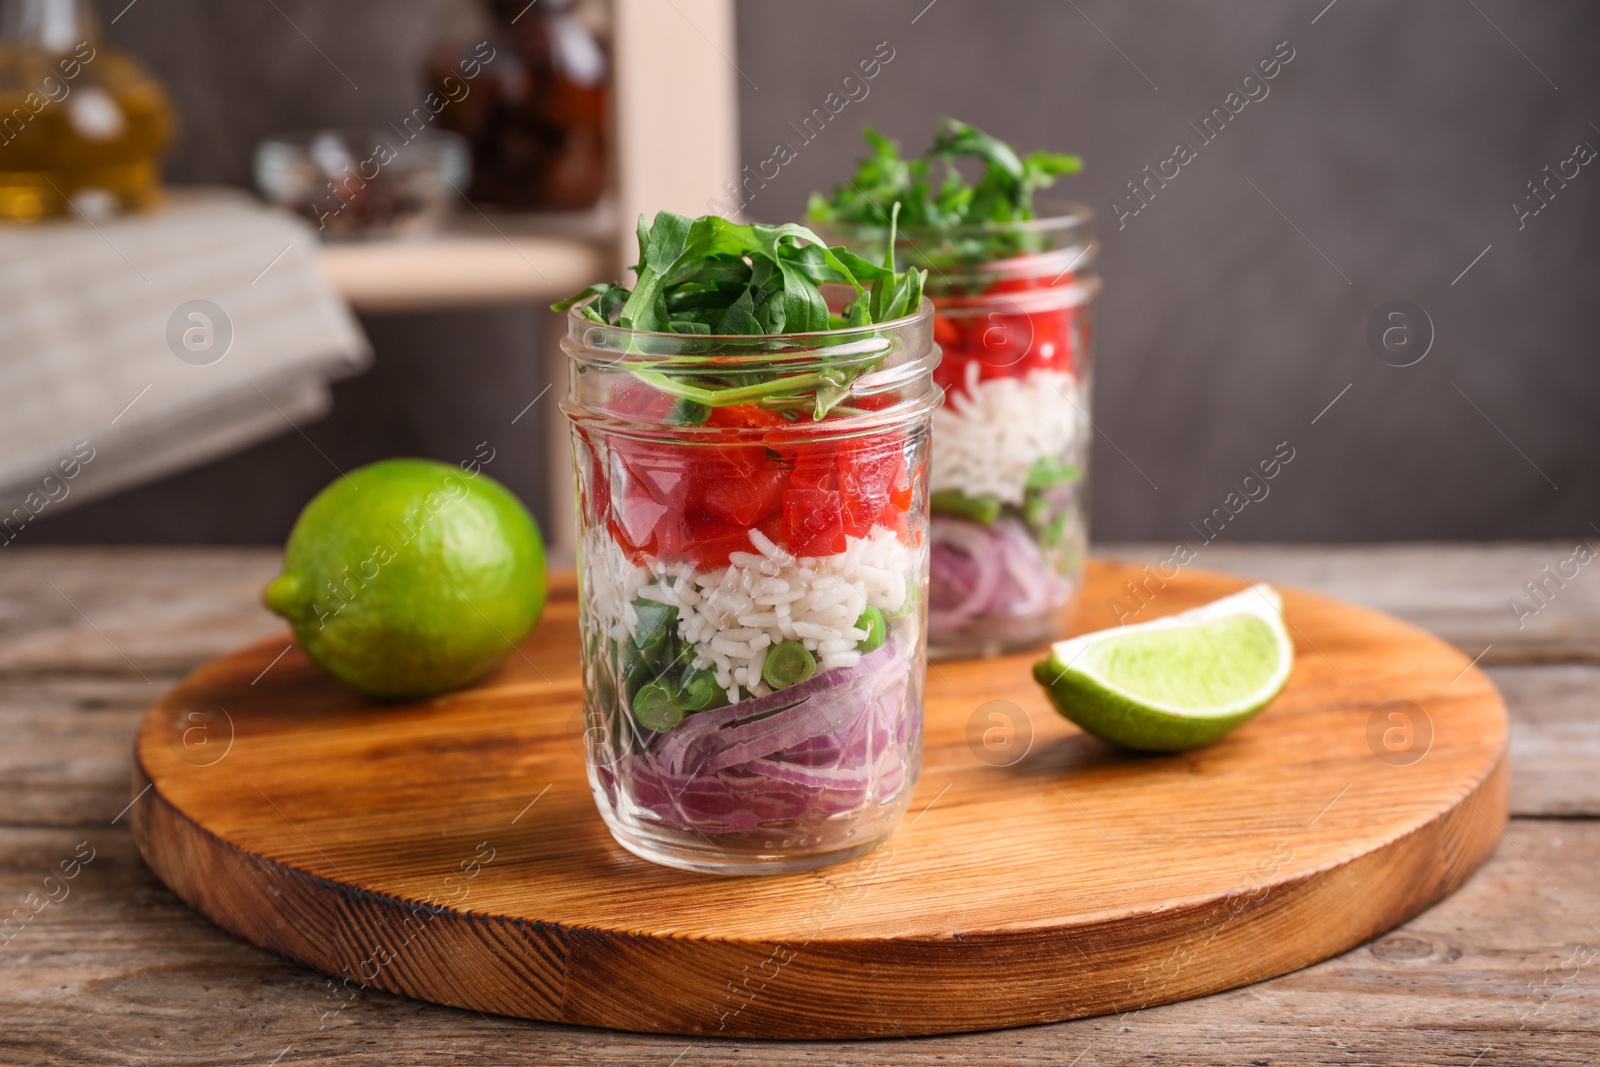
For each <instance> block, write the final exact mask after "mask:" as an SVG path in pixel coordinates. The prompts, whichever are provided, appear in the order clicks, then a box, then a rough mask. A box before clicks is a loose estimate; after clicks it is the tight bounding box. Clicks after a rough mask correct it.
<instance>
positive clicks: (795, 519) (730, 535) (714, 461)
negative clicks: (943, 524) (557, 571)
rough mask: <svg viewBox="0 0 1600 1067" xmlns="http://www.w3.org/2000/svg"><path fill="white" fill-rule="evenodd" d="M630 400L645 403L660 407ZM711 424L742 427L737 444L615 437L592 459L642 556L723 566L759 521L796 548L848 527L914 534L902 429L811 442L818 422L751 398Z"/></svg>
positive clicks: (840, 547) (613, 514) (621, 539)
mask: <svg viewBox="0 0 1600 1067" xmlns="http://www.w3.org/2000/svg"><path fill="white" fill-rule="evenodd" d="M621 391H622V390H619V392H621ZM627 399H628V402H629V403H630V404H631V405H634V406H635V407H638V408H641V409H643V408H648V407H650V406H652V405H653V404H654V401H650V400H648V399H647V398H644V397H641V396H637V395H630V396H628V398H627ZM884 399H885V402H886V404H887V403H892V402H893V398H892V397H886V398H884ZM880 406H884V405H880ZM640 417H641V418H646V416H640ZM707 424H708V425H711V426H717V427H721V428H726V429H728V430H731V431H735V434H734V436H735V439H736V440H737V441H738V442H739V443H734V444H722V443H719V444H702V443H691V442H687V441H685V442H654V441H639V440H636V439H633V438H628V437H622V436H620V435H613V436H610V437H609V438H608V439H607V445H608V446H609V456H608V457H607V459H608V462H605V461H597V462H596V463H595V464H594V465H593V466H594V468H595V475H594V477H593V483H594V490H595V492H596V494H597V495H596V496H595V497H594V499H595V500H596V501H598V502H601V504H602V506H604V507H606V508H607V509H608V510H609V512H610V514H609V517H608V525H609V527H610V529H611V532H612V535H613V537H614V539H615V540H616V541H617V543H618V544H619V545H621V546H622V547H623V549H624V551H625V552H626V553H627V554H628V556H629V557H630V558H631V559H632V560H633V561H634V562H635V563H641V564H642V563H644V562H647V561H650V560H677V559H682V560H686V561H689V562H691V563H693V564H694V565H696V566H698V567H706V568H710V567H722V566H726V565H727V563H728V557H729V554H730V553H733V552H743V551H750V550H751V549H752V548H753V546H752V544H751V542H750V533H749V531H750V530H751V529H752V528H754V529H759V530H760V531H761V532H762V533H763V534H765V535H766V536H767V537H769V538H770V539H772V540H773V541H774V542H776V543H777V544H779V545H782V546H783V547H784V548H786V549H788V550H789V551H790V552H793V553H794V554H795V555H799V556H827V555H833V554H835V553H838V552H842V551H844V548H845V538H846V536H847V535H848V536H851V537H865V536H868V535H870V534H871V532H872V530H873V529H875V528H877V527H883V528H885V529H890V530H894V531H895V532H896V534H897V535H898V536H900V537H901V538H902V539H906V538H909V536H910V529H911V523H910V518H909V514H908V513H909V510H910V508H911V503H912V498H913V493H912V472H911V471H910V470H909V469H908V467H907V465H906V459H905V440H904V438H903V437H901V436H900V435H898V434H895V435H892V436H891V437H890V438H888V439H886V438H885V437H884V436H883V435H878V436H874V437H870V438H853V439H847V440H821V441H818V440H811V439H808V438H809V436H810V435H811V434H814V433H815V432H816V429H817V427H816V426H815V425H814V424H812V423H811V421H810V420H809V419H801V420H790V419H787V418H784V417H783V416H782V415H779V414H777V413H774V412H770V411H767V410H766V409H764V408H760V407H757V406H754V405H739V406H734V407H727V408H719V409H716V410H714V411H713V412H712V413H711V416H710V418H709V419H708V422H707ZM741 431H742V432H741ZM597 460H598V457H597Z"/></svg>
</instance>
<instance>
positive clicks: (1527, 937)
mask: <svg viewBox="0 0 1600 1067" xmlns="http://www.w3.org/2000/svg"><path fill="white" fill-rule="evenodd" d="M1571 548H1572V546H1571V545H1564V546H1563V545H1561V544H1545V543H1525V544H1517V545H1493V546H1481V547H1480V546H1471V545H1453V546H1451V545H1446V546H1437V545H1428V546H1414V545H1381V546H1380V545H1368V546H1357V547H1331V546H1318V547H1308V546H1299V547H1283V546H1275V545H1251V546H1242V547H1240V548H1237V549H1227V548H1226V547H1225V546H1222V545H1215V546H1210V547H1208V549H1207V553H1208V555H1207V557H1206V559H1205V560H1204V561H1203V562H1205V564H1206V565H1207V566H1211V567H1215V568H1221V569H1227V570H1237V571H1239V572H1241V573H1261V574H1268V575H1271V576H1272V577H1273V578H1274V579H1275V580H1280V581H1282V582H1284V583H1286V584H1294V585H1300V586H1302V587H1308V588H1316V589H1318V591H1321V592H1326V593H1330V594H1335V595H1338V596H1342V597H1344V598H1347V599H1350V600H1353V601H1356V602H1360V603H1364V604H1367V605H1369V606H1381V607H1382V608H1383V609H1384V610H1387V611H1390V612H1392V613H1394V614H1397V615H1399V616H1401V617H1403V618H1406V619H1407V620H1409V621H1412V622H1416V623H1419V624H1426V625H1429V626H1430V627H1432V626H1439V625H1440V624H1441V622H1448V623H1450V625H1451V628H1450V629H1449V630H1448V631H1447V632H1448V633H1449V635H1450V640H1451V641H1452V643H1455V644H1456V645H1457V646H1458V648H1461V649H1462V650H1464V651H1465V652H1466V654H1467V656H1468V657H1471V656H1475V655H1477V654H1478V653H1479V652H1481V651H1482V650H1483V648H1484V646H1485V645H1486V644H1489V643H1491V642H1492V643H1493V644H1494V646H1495V648H1494V650H1493V651H1492V652H1490V653H1489V655H1488V656H1485V657H1484V660H1483V662H1484V663H1485V664H1487V663H1489V661H1491V660H1496V659H1498V657H1500V656H1501V654H1502V652H1503V651H1504V652H1506V653H1507V654H1508V658H1506V659H1499V660H1498V662H1499V663H1501V664H1507V663H1515V664H1518V665H1515V666H1504V665H1502V666H1491V667H1490V668H1489V670H1488V672H1487V673H1488V674H1489V675H1490V677H1491V678H1492V679H1493V680H1494V681H1495V683H1496V685H1497V686H1498V687H1499V688H1500V690H1501V692H1502V693H1503V694H1504V695H1505V698H1506V703H1507V705H1508V710H1509V712H1510V715H1511V721H1512V741H1511V768H1512V815H1513V818H1512V821H1511V823H1510V825H1509V826H1508V827H1507V829H1506V832H1505V835H1504V837H1503V838H1502V840H1501V842H1500V845H1499V848H1498V849H1497V851H1496V852H1495V854H1494V856H1493V857H1491V859H1490V860H1489V862H1488V863H1487V864H1486V865H1485V866H1484V867H1483V868H1482V869H1481V870H1480V871H1479V872H1478V873H1477V874H1476V875H1474V876H1473V877H1471V878H1470V879H1469V880H1468V881H1467V882H1466V884H1465V885H1464V886H1463V887H1462V888H1461V889H1460V890H1459V891H1458V892H1456V893H1454V894H1453V895H1451V896H1450V897H1448V898H1446V899H1445V900H1444V901H1442V902H1440V903H1439V904H1437V905H1436V906H1434V907H1432V908H1430V909H1428V910H1427V911H1425V912H1423V913H1422V914H1420V915H1418V916H1417V917H1416V918H1414V919H1412V920H1410V921H1409V922H1407V923H1405V924H1404V925H1403V926H1401V927H1399V928H1398V929H1396V930H1394V931H1392V932H1390V933H1388V934H1386V935H1382V936H1380V937H1378V938H1376V939H1374V940H1372V941H1370V942H1368V943H1366V944H1364V945H1361V946H1358V947H1356V948H1354V949H1352V950H1350V951H1349V952H1346V953H1344V954H1342V955H1339V956H1336V957H1333V958H1331V959H1328V960H1325V961H1323V962H1322V963H1318V964H1315V965H1313V966H1310V967H1307V968H1304V969H1302V970H1299V971H1295V972H1292V973H1289V974H1286V975H1282V976H1280V977H1277V978H1273V979H1269V980H1267V981H1263V982H1259V983H1257V984H1255V985H1251V986H1246V987H1243V988H1240V989H1236V990H1232V991H1229V992H1225V993H1218V994H1215V995H1213V996H1209V997H1203V998H1199V999H1195V1000H1189V1001H1183V1002H1180V1003H1175V1004H1169V1005H1165V1006H1161V1007H1152V1008H1148V1009H1145V1010H1143V1011H1138V1012H1128V1013H1125V1014H1122V1015H1115V1016H1097V1017H1093V1018H1086V1019H1078V1020H1072V1021H1067V1022H1061V1023H1053V1024H1048V1025H1042V1026H1034V1027H1028V1028H1024V1029H1016V1030H998V1031H989V1032H983V1033H973V1034H964V1035H950V1036H945V1037H935V1038H912V1039H899V1038H891V1039H887V1040H878V1041H864V1042H815V1041H813V1042H774V1041H756V1042H752V1041H741V1040H730V1039H714V1038H682V1037H670V1036H662V1035H649V1034H629V1033H622V1032H617V1031H607V1030H595V1029H589V1028H585V1027H573V1026H564V1025H562V1024H559V1023H542V1022H534V1021H528V1020H520V1019H512V1018H507V1017H504V1016H490V1015H483V1014H479V1013H477V1012H474V1011H470V1010H464V1011H463V1010H456V1009H452V1008H445V1007H439V1006H437V1005H433V1004H428V1003H425V1002H423V1001H418V1000H412V999H408V998H404V997H399V996H395V995H393V994H389V993H385V992H383V991H381V990H378V989H374V988H371V987H367V988H362V987H360V986H356V987H355V988H349V987H345V986H338V985H336V984H335V983H332V982H330V980H328V979H326V978H324V977H323V976H322V975H320V974H318V973H317V972H315V971H313V970H310V969H309V968H306V967H303V966H301V965H299V964H297V963H294V962H293V961H291V960H289V959H287V958H286V957H283V956H280V955H278V954H275V953H271V952H265V951H263V950H261V949H258V948H256V947H254V946H252V945H250V944H248V943H246V942H244V941H241V940H239V939H237V938H235V937H233V936H231V935H229V934H227V933H225V932H223V931H222V930H220V929H218V928H217V927H216V926H215V925H213V924H212V923H211V922H210V921H209V920H207V919H205V918H204V917H203V916H201V915H199V914H198V913H196V912H195V911H193V910H191V909H190V908H188V907H187V906H185V905H184V904H183V903H182V902H181V901H179V900H178V899H177V897H176V896H174V895H173V894H172V893H171V892H170V891H168V890H167V889H166V887H165V886H163V885H162V884H161V883H160V882H159V881H157V880H156V878H155V876H154V875H152V874H151V873H150V872H149V870H148V868H146V867H145V865H144V864H143V862H142V861H141V860H140V858H139V856H138V854H137V851H136V849H135V847H134V845H133V842H132V838H131V836H130V834H129V832H128V824H129V821H130V816H131V812H132V809H129V810H128V811H124V809H125V808H127V806H128V799H127V797H128V779H129V770H130V766H129V765H130V755H131V751H132V743H133V738H134V736H135V733H136V732H137V728H138V725H139V722H140V720H141V719H142V717H143V716H144V714H145V712H147V711H148V709H149V706H150V703H151V701H152V700H153V699H154V698H155V696H156V695H157V694H158V693H159V692H160V690H161V688H164V687H166V686H168V685H171V684H173V683H174V682H175V681H177V680H178V678H179V676H180V675H181V673H183V672H186V671H188V670H189V669H192V668H193V667H195V666H198V665H199V664H200V663H201V662H203V661H204V660H206V659H209V658H212V657H214V656H217V655H221V654H223V653H226V652H227V651H228V650H230V649H232V648H236V647H238V646H239V645H240V644H242V643H244V642H247V641H251V640H256V639H260V638H264V637H268V636H270V635H272V634H273V633H275V632H276V631H277V629H278V625H277V620H275V619H274V618H273V617H271V616H270V615H268V614H267V613H265V612H263V611H262V610H261V609H260V608H259V606H258V605H257V603H256V593H257V591H258V590H259V588H260V586H261V584H263V583H264V582H265V581H266V580H267V579H268V578H270V577H271V576H272V575H273V574H274V573H276V569H277V559H278V555H277V553H276V552H274V551H271V550H266V549H150V548H118V549H31V548H28V547H26V546H25V545H20V544H13V545H12V546H10V547H9V548H8V549H7V550H6V552H7V558H6V560H5V563H4V565H3V566H0V735H3V736H4V738H5V742H6V743H5V744H3V745H0V903H3V904H4V905H5V908H6V909H10V908H13V907H16V906H19V905H20V904H21V903H22V902H23V901H24V900H26V899H27V897H28V894H30V893H35V892H40V891H42V878H43V876H44V875H45V874H46V873H47V872H48V871H50V870H51V869H53V868H55V866H56V864H58V863H59V862H61V861H62V860H63V859H65V858H66V857H69V856H71V855H72V854H73V851H74V849H75V848H76V847H77V846H78V845H79V843H81V842H84V841H88V842H90V843H91V845H92V847H94V848H96V849H98V850H99V852H98V855H97V858H96V859H95V860H94V861H93V862H92V863H90V864H88V865H87V866H86V867H85V868H84V869H83V871H82V873H81V875H80V876H79V877H78V878H77V879H76V880H75V881H74V882H73V883H72V884H71V895H70V896H69V897H67V898H66V899H64V900H61V901H59V902H56V903H52V904H50V905H49V906H48V907H47V908H45V909H44V910H43V911H41V912H39V913H38V914H37V915H35V916H34V917H33V918H32V920H31V921H30V922H28V923H27V926H26V928H25V929H24V930H22V931H21V932H18V933H14V934H13V935H12V936H11V937H10V938H9V940H7V939H6V938H0V941H4V942H5V943H4V944H3V945H0V1018H3V1019H4V1020H5V1025H3V1026H0V1062H3V1063H6V1064H13V1063H15V1064H19V1065H27V1067H35V1065H40V1067H42V1065H46V1064H52V1065H53V1064H65V1063H72V1064H77V1063H95V1064H102V1063H103V1064H114V1065H128V1067H131V1065H146V1064H152V1063H161V1064H182V1065H195V1067H201V1065H204V1067H211V1065H223V1064H226V1065H230V1067H232V1065H239V1067H245V1065H256V1067H259V1065H264V1064H270V1063H274V1062H276V1063H277V1064H278V1065H279V1067H292V1065H297V1064H340V1065H344V1064H363V1065H365V1064H370V1065H374V1067H377V1065H382V1067H392V1065H423V1064H427V1065H434V1064H439V1063H453V1062H473V1063H495V1064H500V1063H507V1064H523V1063H527V1064H538V1065H540V1067H543V1065H547V1064H599V1065H604V1067H635V1065H651V1064H654V1065H659V1067H667V1065H669V1064H671V1065H674V1067H734V1065H747V1064H750V1063H752V1062H759V1063H762V1064H818V1063H828V1064H848V1065H852V1067H854V1065H858V1064H861V1065H864V1064H893V1065H904V1067H932V1065H947V1064H956V1063H961V1064H984V1065H993V1067H1013V1065H1018V1067H1043V1065H1057V1067H1067V1065H1069V1064H1073V1062H1074V1061H1075V1060H1076V1061H1077V1067H1096V1065H1127V1067H1133V1065H1139V1067H1148V1065H1149V1064H1151V1063H1161V1064H1163V1065H1179V1067H1188V1065H1197V1067H1198V1065H1206V1067H1213V1065H1216V1064H1224V1063H1226V1064H1233V1063H1249V1062H1251V1061H1265V1062H1267V1063H1270V1064H1272V1065H1273V1067H1283V1065H1295V1067H1313V1065H1315V1067H1323V1065H1329V1064H1361V1065H1382V1067H1400V1065H1405V1067H1413V1065H1416V1064H1429V1065H1439V1067H1469V1065H1471V1067H1497V1065H1508V1067H1521V1065H1523V1064H1529V1063H1539V1064H1551V1065H1557V1067H1593V1064H1594V1063H1595V1062H1596V1052H1595V1050H1596V1049H1597V1048H1600V984H1597V983H1596V982H1595V980H1594V974H1595V968H1594V964H1593V957H1592V956H1591V955H1590V953H1591V951H1592V948H1593V947H1594V946H1597V945H1600V930H1596V929H1595V928H1594V924H1596V923H1600V878H1597V877H1596V874H1597V872H1600V823H1597V822H1596V820H1597V818H1600V776H1596V775H1594V773H1593V770H1592V768H1593V763H1592V761H1586V760H1584V759H1583V758H1582V754H1583V753H1585V752H1587V753H1600V714H1597V710H1596V694H1597V693H1600V666H1596V665H1595V663H1596V656H1595V655H1594V651H1593V650H1594V649H1596V648H1600V643H1597V641H1596V638H1597V636H1600V598H1596V597H1594V596H1593V595H1591V593H1590V591H1589V590H1588V589H1587V586H1586V585H1584V584H1582V583H1579V584H1575V585H1573V586H1572V587H1571V588H1570V589H1569V590H1565V591H1563V594H1562V595H1563V597H1566V595H1567V593H1569V592H1570V593H1572V594H1574V599H1573V601H1572V603H1573V605H1574V606H1573V607H1571V608H1569V609H1568V614H1567V616H1566V620H1567V622H1566V623H1565V624H1564V625H1565V627H1566V634H1565V635H1564V636H1563V635H1561V634H1559V633H1557V634H1554V635H1552V634H1550V633H1547V634H1545V635H1544V636H1543V637H1540V638H1538V639H1539V640H1540V641H1541V642H1544V643H1545V644H1546V649H1547V651H1548V650H1549V649H1550V648H1552V647H1555V648H1556V649H1557V651H1558V652H1559V657H1558V658H1557V659H1556V662H1550V663H1546V662H1542V661H1541V660H1540V659H1535V660H1523V659H1519V658H1517V657H1518V656H1519V655H1520V651H1521V649H1523V648H1524V647H1527V643H1528V638H1529V636H1530V634H1532V633H1533V631H1534V624H1535V623H1537V622H1542V621H1543V619H1544V618H1545V615H1541V616H1540V618H1539V619H1536V620H1532V621H1530V623H1529V625H1528V626H1527V628H1526V629H1525V630H1518V629H1517V626H1516V623H1515V620H1514V619H1513V617H1512V616H1511V615H1510V614H1509V613H1508V612H1507V611H1506V604H1505V601H1506V598H1507V597H1509V596H1511V595H1515V593H1516V592H1517V590H1518V589H1519V588H1520V587H1521V585H1522V582H1523V581H1524V580H1526V579H1528V578H1531V577H1533V576H1534V575H1535V574H1537V573H1538V571H1539V567H1540V565H1541V564H1542V563H1545V562H1548V561H1549V560H1550V559H1552V558H1556V559H1559V558H1562V557H1563V556H1565V555H1566V554H1567V553H1569V552H1571ZM1102 550H1103V551H1107V552H1108V553H1114V554H1115V555H1117V556H1119V557H1122V558H1128V559H1161V558H1165V556H1166V555H1167V554H1168V553H1170V551H1171V548H1170V546H1168V547H1167V548H1165V549H1160V548H1159V547H1157V548H1151V549H1145V548H1141V547H1138V546H1134V547H1121V546H1112V548H1110V549H1106V548H1104V546H1102ZM1480 554H1481V557H1482V562H1481V564H1480V565H1474V563H1473V561H1474V559H1475V558H1477V557H1478V556H1479V555H1480ZM1386 560H1387V561H1388V563H1387V565H1386V564H1385V561H1386ZM1441 560H1442V561H1443V562H1444V564H1445V566H1439V563H1440V561H1441ZM1523 571H1526V572H1527V573H1522V572H1523ZM47 579H48V581H47ZM1512 579H1514V580H1512ZM51 583H54V586H55V588H53V587H52V584H51ZM58 590H59V591H58ZM62 593H65V594H66V595H67V596H69V597H70V598H71V600H72V601H73V602H74V603H75V604H76V605H77V607H78V609H80V610H81V612H82V613H81V614H79V612H78V611H75V610H74V608H73V607H72V606H69V605H68V603H67V602H66V601H64V600H63V598H62V595H61V594H62ZM156 600H159V602H160V603H159V609H160V610H159V616H160V617H159V618H156V619H154V621H144V622H142V620H150V619H151V615H152V610H151V604H152V602H153V601H156ZM1555 606H1556V605H1554V604H1553V605H1552V607H1551V609H1549V611H1547V612H1546V615H1548V614H1549V613H1550V612H1551V611H1553V610H1554V608H1555ZM1552 636H1554V637H1555V638H1556V639H1557V641H1556V642H1551V641H1550V638H1551V637H1552ZM1562 640H1564V641H1566V644H1565V645H1564V646H1561V645H1559V641H1562ZM24 644H25V647H24V648H23V649H22V650H21V651H18V652H15V653H13V651H12V650H13V649H15V648H17V647H18V646H19V645H24ZM1562 649H1564V651H1563V650H1562ZM124 654H126V658H124ZM130 661H131V663H130ZM136 668H137V669H136ZM141 673H142V675H143V676H144V677H141ZM146 677H148V678H149V679H150V683H149V684H147V683H146V681H145V678H146ZM139 803H143V801H140V802H139ZM135 807H137V805H135ZM1549 816H1557V817H1555V818H1551V817H1549ZM113 820H115V821H113Z"/></svg>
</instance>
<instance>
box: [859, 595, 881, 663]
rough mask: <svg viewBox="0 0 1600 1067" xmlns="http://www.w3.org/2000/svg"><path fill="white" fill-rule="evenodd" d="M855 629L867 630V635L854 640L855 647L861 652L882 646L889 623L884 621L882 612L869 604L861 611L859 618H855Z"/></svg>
mask: <svg viewBox="0 0 1600 1067" xmlns="http://www.w3.org/2000/svg"><path fill="white" fill-rule="evenodd" d="M856 629H858V630H865V631H866V632H867V636H865V637H863V638H862V639H861V640H859V641H857V642H856V648H857V650H859V651H861V652H871V651H872V650H873V649H876V648H882V647H883V643H884V641H886V640H888V638H889V624H888V623H887V622H885V621H884V618H883V612H881V611H879V610H878V609H877V608H875V607H873V606H872V605H870V604H869V605H867V610H866V611H863V612H862V613H861V618H859V619H857V620H856Z"/></svg>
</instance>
